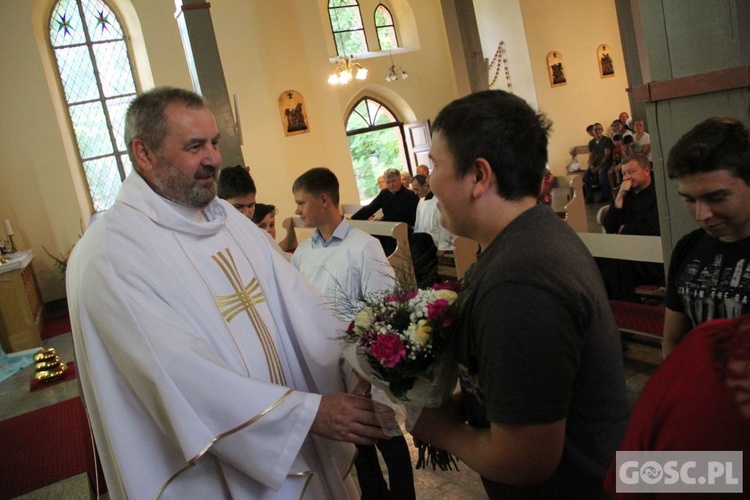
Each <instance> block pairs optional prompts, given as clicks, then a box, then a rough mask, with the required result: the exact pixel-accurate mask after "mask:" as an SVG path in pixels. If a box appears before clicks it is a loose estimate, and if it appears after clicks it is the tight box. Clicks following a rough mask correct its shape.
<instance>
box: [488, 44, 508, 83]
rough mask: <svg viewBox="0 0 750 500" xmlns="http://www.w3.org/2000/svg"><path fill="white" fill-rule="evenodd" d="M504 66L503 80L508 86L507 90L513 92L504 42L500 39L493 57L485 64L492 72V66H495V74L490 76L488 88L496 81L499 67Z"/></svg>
mask: <svg viewBox="0 0 750 500" xmlns="http://www.w3.org/2000/svg"><path fill="white" fill-rule="evenodd" d="M501 66H502V67H503V68H505V82H506V85H507V87H508V92H513V84H512V83H511V81H510V68H508V56H507V54H506V53H505V42H503V41H501V42H500V43H499V44H498V45H497V51H495V57H493V58H492V62H491V63H490V64H489V65H488V66H487V70H488V71H490V72H492V68H493V67H494V68H495V74H494V75H493V77H492V81H491V82H490V85H489V88H492V86H493V85H495V83H496V82H497V77H498V76H500V67H501Z"/></svg>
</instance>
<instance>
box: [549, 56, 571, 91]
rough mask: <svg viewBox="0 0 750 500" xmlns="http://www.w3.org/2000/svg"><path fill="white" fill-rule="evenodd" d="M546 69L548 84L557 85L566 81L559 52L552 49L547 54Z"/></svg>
mask: <svg viewBox="0 0 750 500" xmlns="http://www.w3.org/2000/svg"><path fill="white" fill-rule="evenodd" d="M547 71H548V72H549V84H550V86H552V87H559V86H560V85H565V84H567V83H568V80H567V78H566V77H565V66H564V65H563V57H562V54H561V53H559V52H555V51H553V52H550V53H549V54H547Z"/></svg>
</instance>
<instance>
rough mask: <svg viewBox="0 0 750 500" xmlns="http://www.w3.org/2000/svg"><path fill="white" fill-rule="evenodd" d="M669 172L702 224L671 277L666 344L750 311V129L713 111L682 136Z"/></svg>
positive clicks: (678, 251)
mask: <svg viewBox="0 0 750 500" xmlns="http://www.w3.org/2000/svg"><path fill="white" fill-rule="evenodd" d="M667 171H668V173H669V177H670V178H672V179H677V190H678V192H679V193H680V196H682V197H683V199H684V201H685V208H687V210H688V212H689V213H690V215H691V216H692V217H693V219H695V221H696V222H697V223H698V224H700V226H701V228H702V229H698V230H696V231H693V232H692V233H690V234H688V235H687V236H685V237H684V238H682V239H681V240H680V241H679V242H678V243H677V245H676V246H675V249H674V252H673V254H672V260H671V262H670V269H669V279H668V282H667V300H666V306H667V310H666V315H665V319H664V340H663V342H662V351H663V354H664V356H665V357H666V356H667V355H669V353H670V352H672V349H674V347H675V345H676V344H677V343H678V342H679V341H680V340H681V339H682V338H683V337H684V336H685V335H686V334H687V333H688V332H689V331H690V330H691V329H692V328H693V327H694V326H697V325H698V324H700V323H703V322H705V321H708V320H711V319H714V318H735V317H737V316H739V315H741V314H742V313H745V312H748V311H750V305H749V302H750V203H749V202H748V200H750V134H749V133H748V129H747V128H746V127H745V126H744V125H743V124H742V123H741V122H739V121H737V120H734V119H731V118H724V117H714V118H709V119H708V120H706V121H704V122H702V123H700V124H698V125H696V126H695V127H694V128H693V129H692V130H690V131H689V132H688V133H686V134H685V135H683V136H682V138H681V139H680V140H679V141H677V144H675V145H674V147H673V148H672V150H671V151H670V153H669V159H668V161H667Z"/></svg>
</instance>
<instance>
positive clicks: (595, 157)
mask: <svg viewBox="0 0 750 500" xmlns="http://www.w3.org/2000/svg"><path fill="white" fill-rule="evenodd" d="M593 132H594V138H593V139H591V140H590V141H589V166H588V168H587V169H586V171H585V172H584V173H583V183H584V186H583V191H584V194H585V195H586V203H594V178H595V177H596V178H597V179H598V181H599V193H600V197H601V198H600V199H599V203H609V202H610V201H612V192H611V190H610V186H609V178H608V177H607V172H609V169H610V168H611V167H612V149H613V148H614V143H613V142H612V139H610V138H609V137H607V136H606V135H604V127H602V124H601V123H595V124H594V129H593Z"/></svg>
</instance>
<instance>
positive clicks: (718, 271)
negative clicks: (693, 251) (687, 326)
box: [677, 254, 750, 325]
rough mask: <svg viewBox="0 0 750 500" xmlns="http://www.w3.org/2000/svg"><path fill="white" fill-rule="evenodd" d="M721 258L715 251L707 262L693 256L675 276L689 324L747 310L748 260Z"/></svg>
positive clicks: (739, 313) (730, 316) (749, 271)
mask: <svg viewBox="0 0 750 500" xmlns="http://www.w3.org/2000/svg"><path fill="white" fill-rule="evenodd" d="M723 259H724V255H723V254H717V255H715V256H714V259H713V261H712V262H711V263H709V264H707V263H705V262H701V261H700V260H693V261H692V262H690V264H688V266H687V267H686V268H685V270H684V271H683V272H682V273H680V275H679V276H678V277H677V293H678V294H679V295H680V296H681V297H682V302H683V305H684V307H685V313H686V314H687V315H688V317H690V320H691V321H692V322H693V325H698V324H700V323H704V322H706V321H709V320H711V319H716V318H736V317H738V316H740V315H742V313H744V312H746V311H747V310H748V301H749V300H750V299H749V298H748V294H750V263H748V260H747V259H739V260H737V261H736V262H731V263H727V262H725V263H723V264H722V260H723ZM706 264H707V265H706ZM722 266H723V267H722Z"/></svg>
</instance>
